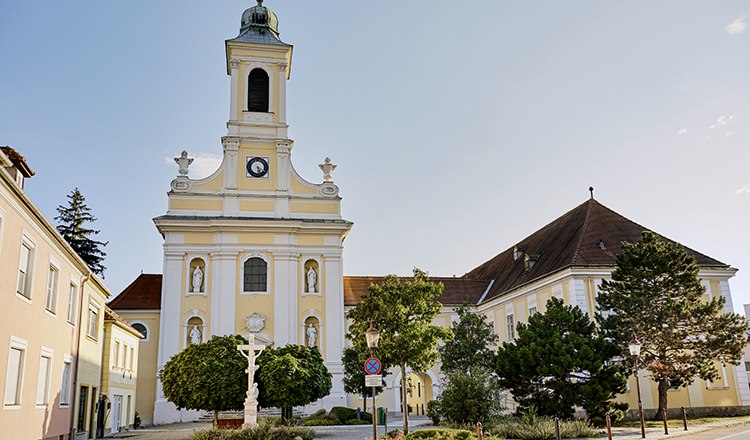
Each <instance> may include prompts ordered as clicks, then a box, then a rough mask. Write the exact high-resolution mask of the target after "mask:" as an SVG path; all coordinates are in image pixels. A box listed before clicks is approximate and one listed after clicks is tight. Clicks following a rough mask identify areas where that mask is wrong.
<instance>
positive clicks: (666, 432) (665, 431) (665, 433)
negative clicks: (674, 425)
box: [661, 408, 669, 435]
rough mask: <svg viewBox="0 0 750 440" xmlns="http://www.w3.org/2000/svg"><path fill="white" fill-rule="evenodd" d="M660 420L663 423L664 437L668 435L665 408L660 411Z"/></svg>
mask: <svg viewBox="0 0 750 440" xmlns="http://www.w3.org/2000/svg"><path fill="white" fill-rule="evenodd" d="M661 419H662V420H663V421H664V435H669V429H667V410H666V408H665V409H663V410H661Z"/></svg>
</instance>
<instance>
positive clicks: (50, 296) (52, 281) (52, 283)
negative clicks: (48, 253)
mask: <svg viewBox="0 0 750 440" xmlns="http://www.w3.org/2000/svg"><path fill="white" fill-rule="evenodd" d="M59 282H60V270H59V269H58V268H56V267H55V266H50V267H49V273H48V274H47V295H46V297H45V299H44V305H45V307H46V308H47V310H49V311H50V312H52V313H56V311H57V286H58V284H59Z"/></svg>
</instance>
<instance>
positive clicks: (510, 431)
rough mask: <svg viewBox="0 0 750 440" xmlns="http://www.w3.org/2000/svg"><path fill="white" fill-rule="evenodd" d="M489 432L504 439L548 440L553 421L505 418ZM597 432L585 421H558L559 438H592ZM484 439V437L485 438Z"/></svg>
mask: <svg viewBox="0 0 750 440" xmlns="http://www.w3.org/2000/svg"><path fill="white" fill-rule="evenodd" d="M489 432H490V433H491V434H493V435H497V436H500V437H505V438H513V439H519V440H549V439H554V438H555V421H554V419H552V418H549V417H537V416H535V415H532V416H531V417H528V416H525V417H522V418H518V417H506V418H502V419H500V420H498V421H496V423H495V425H494V426H493V427H492V429H490V430H489ZM598 434H599V433H598V432H597V431H596V430H595V429H594V428H593V427H592V426H591V424H589V423H588V422H586V421H585V420H562V421H560V437H562V438H593V437H598ZM485 438H486V437H485Z"/></svg>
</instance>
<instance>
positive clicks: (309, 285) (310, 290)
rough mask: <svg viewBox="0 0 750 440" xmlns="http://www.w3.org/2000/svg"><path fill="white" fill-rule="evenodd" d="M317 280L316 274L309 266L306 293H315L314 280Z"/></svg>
mask: <svg viewBox="0 0 750 440" xmlns="http://www.w3.org/2000/svg"><path fill="white" fill-rule="evenodd" d="M317 280H318V274H316V273H315V269H313V268H312V266H310V268H309V269H308V270H307V293H315V292H317V290H315V282H316V281H317Z"/></svg>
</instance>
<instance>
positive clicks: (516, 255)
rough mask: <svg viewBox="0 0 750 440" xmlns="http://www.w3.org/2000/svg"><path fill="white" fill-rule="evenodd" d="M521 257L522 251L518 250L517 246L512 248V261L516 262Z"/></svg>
mask: <svg viewBox="0 0 750 440" xmlns="http://www.w3.org/2000/svg"><path fill="white" fill-rule="evenodd" d="M521 257H523V249H518V246H514V247H513V261H518V260H519V259H520V258H521Z"/></svg>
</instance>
